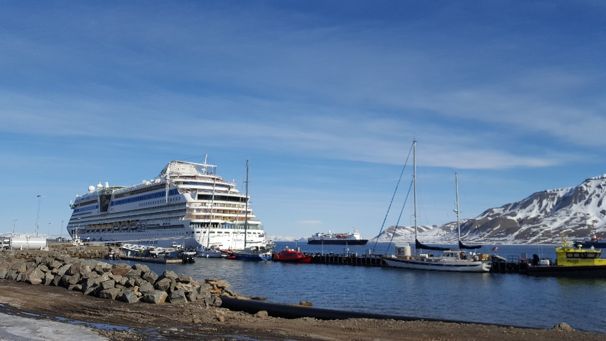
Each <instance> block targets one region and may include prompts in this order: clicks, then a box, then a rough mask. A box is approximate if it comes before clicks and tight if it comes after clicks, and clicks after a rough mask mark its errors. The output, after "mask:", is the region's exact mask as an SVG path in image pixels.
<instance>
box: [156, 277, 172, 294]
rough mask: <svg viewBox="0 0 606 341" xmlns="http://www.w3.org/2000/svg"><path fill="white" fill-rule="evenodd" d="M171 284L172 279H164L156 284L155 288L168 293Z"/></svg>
mask: <svg viewBox="0 0 606 341" xmlns="http://www.w3.org/2000/svg"><path fill="white" fill-rule="evenodd" d="M170 283H171V281H170V278H162V279H161V280H159V281H157V282H156V284H155V285H154V287H155V288H156V289H158V290H164V291H167V290H168V289H169V288H170Z"/></svg>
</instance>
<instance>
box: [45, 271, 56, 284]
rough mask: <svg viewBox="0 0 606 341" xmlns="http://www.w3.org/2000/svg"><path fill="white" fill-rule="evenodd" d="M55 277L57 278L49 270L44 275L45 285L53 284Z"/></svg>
mask: <svg viewBox="0 0 606 341" xmlns="http://www.w3.org/2000/svg"><path fill="white" fill-rule="evenodd" d="M53 279H55V276H54V275H53V274H52V273H50V272H47V273H46V274H45V275H44V285H51V283H52V282H53Z"/></svg>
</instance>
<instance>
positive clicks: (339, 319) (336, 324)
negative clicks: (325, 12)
mask: <svg viewBox="0 0 606 341" xmlns="http://www.w3.org/2000/svg"><path fill="white" fill-rule="evenodd" d="M109 252H110V248H109V247H105V246H69V245H61V246H53V247H51V250H50V251H39V250H36V251H2V252H0V313H3V314H9V315H13V316H19V314H22V316H29V315H27V314H30V315H31V314H34V315H36V316H37V317H38V318H46V319H51V320H55V321H57V320H58V321H63V322H65V321H68V322H70V321H71V323H75V324H82V323H88V324H87V325H90V326H93V327H92V328H93V330H96V332H98V333H99V334H100V335H101V336H103V337H106V338H108V339H116V340H128V339H141V338H155V337H175V338H206V337H229V336H233V335H239V336H241V337H244V336H246V337H252V338H253V339H284V338H291V339H309V338H312V339H313V338H319V337H322V338H325V339H333V340H340V339H343V336H344V335H345V337H348V338H357V339H370V338H373V337H380V338H381V339H386V340H401V339H402V337H401V336H402V333H405V334H406V333H408V332H410V333H411V334H410V335H411V337H410V338H404V339H411V340H413V339H431V338H436V337H437V338H440V337H448V339H468V338H469V337H472V336H474V337H478V335H480V336H481V337H486V338H499V339H505V340H507V339H509V340H520V339H533V340H534V339H538V340H540V339H544V340H547V339H572V338H573V337H574V338H583V339H586V340H593V339H595V340H598V339H601V338H603V334H597V333H588V332H582V331H575V330H574V329H573V328H572V327H570V326H568V325H567V324H565V323H561V324H558V325H556V326H554V328H552V329H532V328H515V327H511V326H504V325H491V324H478V323H466V322H464V321H444V320H427V319H422V318H414V317H405V316H400V317H398V316H379V315H377V316H372V314H356V313H348V312H344V311H337V310H329V309H317V308H315V307H310V306H311V305H312V303H310V302H304V301H302V302H299V304H293V305H284V304H272V303H271V302H266V301H264V300H263V298H259V297H246V296H243V295H240V294H238V293H236V292H234V291H232V290H230V284H229V283H227V282H226V281H224V280H221V279H206V280H203V281H198V280H195V279H193V278H192V277H191V276H188V275H183V274H178V273H177V272H175V271H168V270H166V271H164V272H162V273H156V272H154V271H152V270H150V268H149V267H147V266H146V265H144V264H140V263H135V264H124V263H117V262H106V261H103V260H101V258H103V257H105V256H106V255H107V254H108V253H109ZM201 261H203V260H201ZM183 266H187V265H183ZM224 301H226V302H228V303H229V304H225V302H224ZM226 307H230V309H228V308H226ZM306 310H307V313H306ZM23 314H26V315H23ZM310 314H311V316H310ZM313 314H316V315H315V317H314V315H313ZM327 314H328V315H327ZM280 316H281V317H280ZM99 325H103V326H105V327H104V328H98V329H95V328H97V327H98V326H99ZM1 328H2V326H0V333H1V332H2V331H1ZM348 335H349V336H348Z"/></svg>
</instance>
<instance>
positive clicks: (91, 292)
mask: <svg viewBox="0 0 606 341" xmlns="http://www.w3.org/2000/svg"><path fill="white" fill-rule="evenodd" d="M100 289H101V287H100V286H99V285H93V286H89V287H86V288H84V292H83V293H84V295H93V296H96V294H97V292H98V291H99V290H100Z"/></svg>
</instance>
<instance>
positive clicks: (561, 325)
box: [552, 322, 574, 332]
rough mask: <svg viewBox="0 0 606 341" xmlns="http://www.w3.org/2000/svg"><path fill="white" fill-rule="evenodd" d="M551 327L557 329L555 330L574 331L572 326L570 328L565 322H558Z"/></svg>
mask: <svg viewBox="0 0 606 341" xmlns="http://www.w3.org/2000/svg"><path fill="white" fill-rule="evenodd" d="M552 329H554V330H557V331H561V332H573V331H574V328H572V327H571V326H570V325H569V324H568V323H566V322H560V323H558V324H556V325H554V326H553V328H552Z"/></svg>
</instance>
